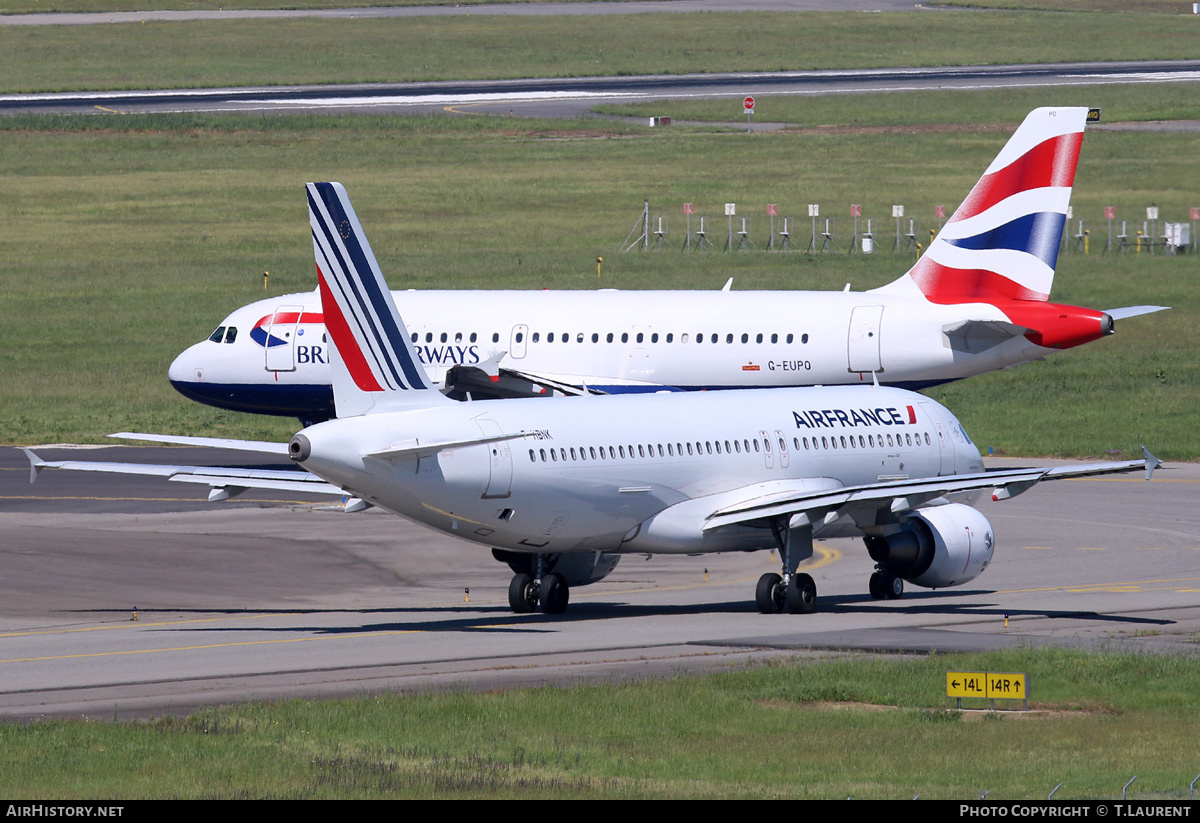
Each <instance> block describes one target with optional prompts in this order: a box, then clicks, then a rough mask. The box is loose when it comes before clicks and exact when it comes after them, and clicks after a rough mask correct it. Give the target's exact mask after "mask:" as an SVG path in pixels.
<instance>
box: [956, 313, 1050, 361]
mask: <svg viewBox="0 0 1200 823" xmlns="http://www.w3.org/2000/svg"><path fill="white" fill-rule="evenodd" d="M1029 331H1030V329H1027V328H1025V327H1024V326H1018V325H1017V324H1016V323H1006V322H1004V321H1003V320H963V321H961V322H959V323H953V324H950V325H947V326H945V327H944V328H943V329H942V332H943V333H944V334H945V335H946V339H947V340H948V341H949V342H950V348H952V349H953V350H954V351H960V352H963V353H964V354H979V353H980V352H984V351H987V350H988V349H990V348H992V347H993V346H999V345H1000V344H1001V343H1004V342H1007V341H1009V340H1012V339H1013V338H1015V337H1021V336H1023V335H1025V334H1028V333H1029Z"/></svg>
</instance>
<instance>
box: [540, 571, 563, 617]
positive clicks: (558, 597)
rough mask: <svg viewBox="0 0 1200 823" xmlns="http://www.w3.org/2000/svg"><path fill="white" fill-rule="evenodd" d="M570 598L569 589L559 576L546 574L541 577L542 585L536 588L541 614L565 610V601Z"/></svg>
mask: <svg viewBox="0 0 1200 823" xmlns="http://www.w3.org/2000/svg"><path fill="white" fill-rule="evenodd" d="M570 598H571V590H570V588H569V587H568V586H567V584H566V582H565V581H564V580H563V579H562V577H561V576H559V575H557V574H547V575H545V576H543V577H542V587H541V588H540V589H539V590H538V599H539V600H541V608H542V613H543V614H562V613H563V612H565V611H566V610H567V601H569V600H570Z"/></svg>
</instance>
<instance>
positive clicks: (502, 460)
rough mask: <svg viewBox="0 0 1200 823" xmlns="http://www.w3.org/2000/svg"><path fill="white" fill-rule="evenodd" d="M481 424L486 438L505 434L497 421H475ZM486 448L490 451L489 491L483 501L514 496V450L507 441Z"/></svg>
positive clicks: (487, 490) (485, 492)
mask: <svg viewBox="0 0 1200 823" xmlns="http://www.w3.org/2000/svg"><path fill="white" fill-rule="evenodd" d="M475 422H476V423H478V424H479V428H480V430H481V431H482V432H483V436H484V437H491V436H492V435H496V434H503V432H502V431H500V426H499V424H497V423H496V421H495V420H486V419H483V418H480V419H478V420H476V421H475ZM484 448H486V449H487V450H488V469H489V472H490V473H489V474H488V484H487V489H485V490H484V492H483V499H484V500H488V499H491V498H497V497H508V496H509V495H511V494H512V472H513V469H512V450H511V449H510V448H509V446H508V441H507V440H501V441H498V442H495V443H487V444H485V445H484Z"/></svg>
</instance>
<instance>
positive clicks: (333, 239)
mask: <svg viewBox="0 0 1200 823" xmlns="http://www.w3.org/2000/svg"><path fill="white" fill-rule="evenodd" d="M308 216H309V223H310V224H311V226H312V236H313V252H314V254H315V255H316V260H317V282H318V285H319V289H320V292H321V306H322V311H323V312H324V314H325V328H326V329H327V330H328V332H329V337H330V340H331V341H332V342H333V353H332V355H331V358H330V360H331V363H330V366H331V369H332V371H333V401H334V405H335V406H336V408H337V416H338V417H352V416H354V415H360V414H368V413H371V412H379V411H389V410H393V409H401V408H413V407H414V406H431V405H435V404H439V403H451V402H453V401H451V400H448V399H447V398H446V397H445V396H443V395H442V393H441V392H439V391H437V390H436V389H434V388H433V386H432V384H431V383H430V381H429V378H428V376H427V375H426V374H425V369H424V368H423V367H422V366H421V363H420V360H419V359H418V358H417V353H416V351H415V350H414V349H413V346H412V343H411V342H410V341H409V339H408V335H407V334H406V333H405V326H404V321H403V320H402V319H401V318H400V313H399V312H398V311H397V310H396V304H395V302H394V301H393V300H392V295H391V292H390V291H389V290H388V285H387V281H385V280H384V279H383V274H382V272H380V270H379V263H377V262H376V260H375V255H374V253H373V252H372V251H371V245H370V244H369V243H368V242H367V236H366V234H365V233H364V232H363V228H362V224H360V223H359V222H358V216H357V215H356V214H355V213H354V207H353V206H352V205H350V198H349V196H348V195H347V194H346V189H345V188H344V187H343V186H342V184H341V183H309V184H308Z"/></svg>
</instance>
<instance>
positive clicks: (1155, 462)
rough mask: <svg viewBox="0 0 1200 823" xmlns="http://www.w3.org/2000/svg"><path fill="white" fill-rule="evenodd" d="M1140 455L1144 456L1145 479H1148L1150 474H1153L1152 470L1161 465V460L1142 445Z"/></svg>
mask: <svg viewBox="0 0 1200 823" xmlns="http://www.w3.org/2000/svg"><path fill="white" fill-rule="evenodd" d="M1142 457H1144V458H1146V479H1147V480H1149V479H1150V475H1152V474H1154V470H1155V469H1157V468H1158V467H1159V466H1161V465H1162V461H1161V460H1159V459H1158V458H1157V457H1155V456H1154V455H1153V454H1151V453H1150V450H1149V449H1148V448H1146V447H1145V446H1142Z"/></svg>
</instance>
